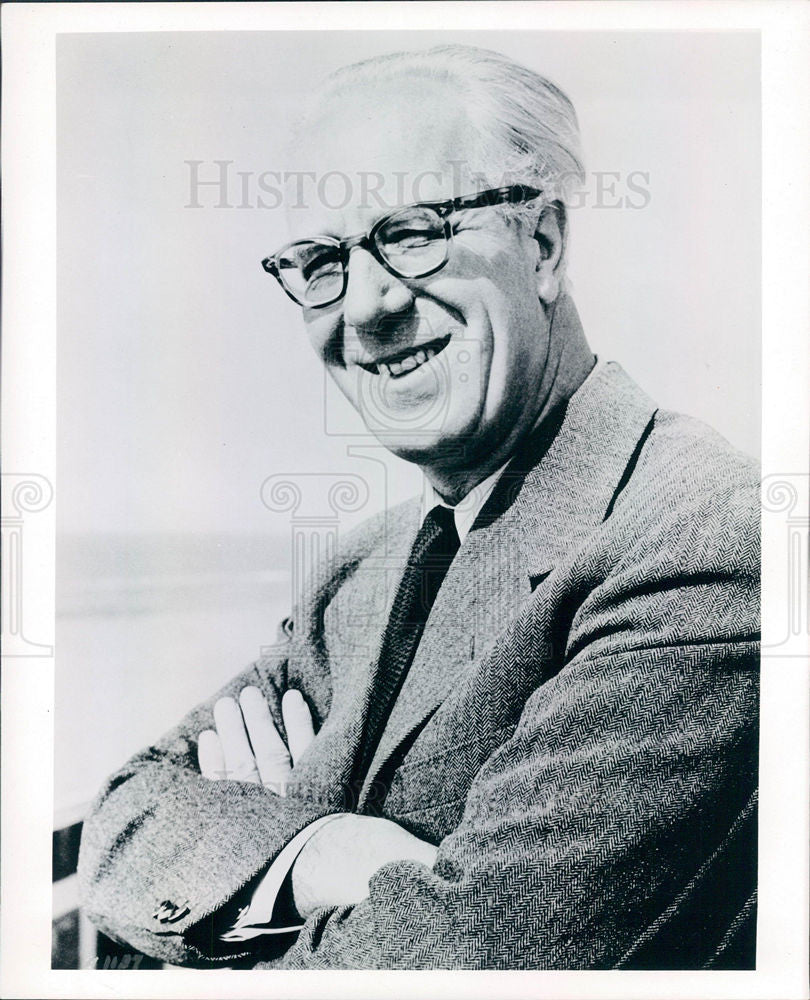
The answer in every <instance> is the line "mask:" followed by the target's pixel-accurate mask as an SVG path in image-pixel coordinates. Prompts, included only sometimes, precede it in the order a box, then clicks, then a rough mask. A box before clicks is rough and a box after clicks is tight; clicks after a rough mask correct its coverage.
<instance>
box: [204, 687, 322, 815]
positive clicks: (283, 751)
mask: <svg viewBox="0 0 810 1000" xmlns="http://www.w3.org/2000/svg"><path fill="white" fill-rule="evenodd" d="M281 714H282V717H283V719H284V728H285V729H286V730H287V743H285V742H284V740H283V739H282V738H281V735H280V734H279V732H278V730H277V729H276V726H275V723H274V722H273V718H272V716H271V715H270V709H269V707H268V705H267V702H266V700H265V697H264V695H263V694H262V693H261V691H260V690H259V689H258V688H257V687H246V688H243V689H242V693H241V694H240V695H239V702H238V704H237V702H236V700H235V699H234V698H220V699H219V701H218V702H217V703H216V705H214V722H215V723H216V727H217V728H216V731H215V730H213V729H206V730H204V731H203V732H202V733H200V738H199V741H198V745H197V759H198V761H199V765H200V771H201V773H202V775H203V777H204V778H208V779H210V780H211V781H222V780H223V779H225V780H230V781H249V782H253V783H255V784H262V785H264V786H265V787H266V788H269V789H271V790H272V791H274V792H275V793H276V794H277V795H285V794H286V791H287V782H288V780H289V778H290V774H291V772H292V769H293V767H294V766H295V764H296V762H297V761H298V759H299V758H300V757H301V755H302V754H303V753H304V751H305V750H306V749H307V747H308V746H309V744H310V743H311V742H312V741H313V739H314V738H315V732H314V729H313V726H312V716H311V714H310V711H309V708H308V707H307V703H306V702H305V701H304V698H303V696H302V694H301V692H300V691H295V690H290V691H286V692H285V694H284V697H283V698H282V699H281Z"/></svg>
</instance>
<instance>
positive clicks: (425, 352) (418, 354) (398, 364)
mask: <svg viewBox="0 0 810 1000" xmlns="http://www.w3.org/2000/svg"><path fill="white" fill-rule="evenodd" d="M452 336H453V335H452V334H451V333H448V334H447V336H446V337H439V338H438V339H436V340H431V341H429V342H428V343H427V344H421V345H420V346H419V347H409V348H408V349H407V350H404V351H398V352H397V353H396V354H391V355H389V357H387V358H384V359H380V360H379V361H370V362H363V361H358V362H357V364H358V365H359V366H360V367H361V368H362V369H363V370H364V371H367V372H369V374H371V375H383V374H384V375H388V376H389V377H390V378H402V377H403V376H405V375H409V374H410V373H411V372H413V371H416V369H417V368H421V367H422V365H424V364H426V363H427V362H428V361H430V360H431V358H435V357H436V355H437V354H441V353H442V351H443V350H444V349H445V347H447V345H448V344H449V343H450V340H451V338H452Z"/></svg>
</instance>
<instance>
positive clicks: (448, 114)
mask: <svg viewBox="0 0 810 1000" xmlns="http://www.w3.org/2000/svg"><path fill="white" fill-rule="evenodd" d="M481 145H482V144H481V142H480V140H479V138H478V133H477V130H476V129H475V128H474V127H473V125H472V119H471V114H470V108H469V106H468V105H467V104H466V103H465V101H464V99H463V97H462V96H461V95H459V94H458V93H456V92H455V91H454V90H453V89H451V88H449V87H448V86H447V85H445V84H440V83H436V82H433V81H429V80H412V81H409V82H408V84H407V86H406V85H403V81H399V82H398V83H387V84H385V85H382V86H375V87H374V88H373V90H372V89H371V88H366V89H364V88H359V87H357V88H354V89H352V90H351V91H350V92H347V93H343V94H341V95H339V96H331V97H328V98H327V99H326V100H325V101H324V102H323V104H322V105H321V106H320V108H319V109H318V111H317V114H315V115H313V117H312V118H311V120H310V122H309V124H308V125H307V126H306V127H305V128H304V129H303V130H302V132H301V134H300V136H299V139H298V142H297V143H296V146H295V148H294V150H293V156H292V162H293V163H294V168H293V169H292V170H291V171H289V176H288V178H287V183H286V190H285V206H286V208H287V219H288V224H289V228H290V235H291V238H293V239H297V238H299V237H302V236H308V235H315V234H316V233H322V234H324V235H334V236H339V237H342V236H346V235H349V234H353V233H357V232H360V231H362V230H364V229H366V228H368V227H369V226H371V225H373V224H374V222H376V221H377V219H378V218H380V217H381V216H382V215H385V214H386V213H387V212H390V211H392V210H393V209H394V208H398V207H400V206H402V205H408V204H412V203H414V202H421V201H439V200H443V199H446V198H451V197H454V196H456V195H459V194H466V193H469V192H470V191H472V190H474V189H475V186H474V184H475V178H476V177H478V176H479V175H480V174H481V173H482V172H483V170H484V165H483V162H482V161H483V159H484V158H483V153H482V149H481ZM478 186H480V183H478Z"/></svg>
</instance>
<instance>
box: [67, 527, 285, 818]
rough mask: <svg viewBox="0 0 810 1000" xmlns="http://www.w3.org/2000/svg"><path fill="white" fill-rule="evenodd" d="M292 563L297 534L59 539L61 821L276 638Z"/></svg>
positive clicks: (107, 535)
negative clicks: (291, 536)
mask: <svg viewBox="0 0 810 1000" xmlns="http://www.w3.org/2000/svg"><path fill="white" fill-rule="evenodd" d="M289 566H290V539H289V536H286V537H285V536H272V535H270V536H268V535H224V534H222V535H219V534H217V535H214V534H209V535H198V534H195V535H183V534H141V535H133V534H92V535H91V534H83V535H66V534H65V535H62V536H61V537H60V538H59V539H58V543H57V593H56V608H57V619H56V713H55V720H54V724H55V751H56V761H55V807H56V825H57V826H60V825H64V823H65V822H66V821H70V820H72V819H73V817H74V816H75V817H76V818H78V816H79V815H80V814H81V812H82V810H83V809H84V807H85V806H86V804H87V803H88V802H89V801H90V799H92V797H93V796H94V795H95V794H96V792H97V791H98V788H99V786H100V785H101V783H102V781H103V780H104V778H105V777H106V776H107V775H108V774H109V773H110V772H112V771H113V770H115V769H116V768H118V767H119V766H120V765H121V764H123V763H124V762H125V760H126V759H127V758H128V757H129V756H130V755H131V754H132V753H134V752H136V751H137V750H139V749H141V748H142V747H144V746H146V745H148V744H149V743H151V742H153V741H154V740H155V739H157V738H158V737H159V736H160V735H162V733H164V732H165V731H166V730H168V729H169V728H170V727H171V726H173V725H174V724H176V723H177V722H178V721H179V720H180V719H181V718H182V716H183V715H184V714H185V713H186V712H187V711H188V710H189V709H190V708H192V707H193V706H194V705H195V704H197V703H198V702H200V701H202V700H203V699H205V698H207V697H209V696H210V695H211V694H213V693H214V692H215V691H216V690H218V689H219V687H221V686H222V685H223V684H224V683H225V682H226V681H228V680H229V679H230V678H231V677H233V676H234V675H235V674H236V673H238V672H239V671H240V670H242V669H243V668H244V667H246V666H247V665H248V664H249V663H251V662H252V661H253V660H255V659H256V658H257V657H258V656H259V655H260V654H261V649H262V647H263V646H266V645H269V644H270V643H272V642H273V641H274V639H275V635H276V628H277V625H278V622H279V621H280V620H281V618H283V617H284V616H285V615H286V614H288V613H289V610H290V604H291V594H290V586H291V585H290V573H289Z"/></svg>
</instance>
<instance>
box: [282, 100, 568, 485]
mask: <svg viewBox="0 0 810 1000" xmlns="http://www.w3.org/2000/svg"><path fill="white" fill-rule="evenodd" d="M470 135H471V129H470V128H469V125H468V123H467V119H466V117H465V114H464V112H463V109H462V108H461V106H460V103H459V102H458V100H457V99H455V98H454V97H453V96H452V95H450V94H448V93H447V92H446V91H444V90H438V91H437V89H436V86H435V85H429V84H424V85H421V84H418V83H416V82H414V87H413V88H410V89H409V91H408V96H407V97H406V98H403V96H402V94H401V92H394V91H393V90H391V89H390V88H389V89H388V90H387V91H386V90H383V91H378V92H377V93H375V94H374V98H373V100H370V99H368V98H363V97H360V96H358V98H357V100H353V101H351V102H350V103H348V102H347V104H346V105H345V106H341V107H340V109H339V110H338V111H334V112H332V113H331V114H330V115H329V116H328V119H327V120H326V121H322V122H321V123H320V124H319V125H318V126H317V127H313V130H312V132H311V133H310V135H309V137H308V141H307V144H306V149H307V151H308V153H309V155H310V156H311V157H312V159H313V160H314V161H317V162H318V163H319V164H320V165H321V176H322V175H323V174H324V173H325V172H326V171H339V172H340V174H342V175H344V176H345V178H347V179H348V187H346V186H345V182H344V181H342V180H341V181H340V183H339V184H336V185H335V186H334V187H333V188H331V189H330V188H328V187H325V188H324V189H323V190H324V191H325V192H327V193H326V197H325V198H322V199H320V200H321V202H329V203H331V204H332V205H335V204H340V202H341V201H343V200H345V195H346V192H347V190H351V192H352V199H351V201H350V202H349V204H348V205H347V206H346V207H341V208H330V207H328V205H326V204H323V203H321V204H318V203H317V201H318V199H316V198H315V197H314V195H313V196H312V197H310V198H309V199H308V202H307V204H306V206H305V207H303V208H296V209H291V210H290V213H289V214H290V218H291V226H292V234H291V236H292V238H293V239H301V238H304V237H310V236H316V235H328V236H333V237H337V238H339V239H343V238H345V237H347V236H352V235H355V234H359V233H364V232H367V231H368V230H369V229H370V228H371V227H372V226H373V225H374V223H375V222H376V221H377V220H378V219H380V218H381V217H382V216H384V215H386V214H388V213H390V212H391V211H392V210H393V209H394V208H395V207H399V206H400V205H402V204H410V203H412V202H416V201H420V202H427V201H439V200H445V199H448V198H452V197H455V196H458V195H466V194H472V193H474V192H475V191H476V190H478V189H480V184H479V185H477V186H476V185H474V184H473V182H472V181H471V180H470V178H469V171H470V169H471V166H474V167H477V166H478V164H475V163H474V161H473V158H474V157H475V155H476V151H475V149H474V148H471V147H470V141H469V137H470ZM363 175H365V178H366V180H365V183H364V182H363V181H362V180H361V178H362V177H363ZM333 177H334V178H335V179H336V180H337V175H333ZM379 178H382V179H383V180H382V183H381V186H380V189H379V197H377V196H376V194H375V193H374V191H373V188H374V187H375V186H376V185H377V184H378V183H380V181H379V180H378V179H379ZM364 190H365V196H364V197H363V196H362V195H363V193H364ZM341 196H342V197H341ZM381 200H382V201H383V202H384V204H380V201H381ZM454 228H455V230H456V231H455V234H454V236H453V240H452V244H451V246H450V249H449V259H448V261H447V263H446V264H445V266H444V267H443V268H442V269H441V270H440V271H438V272H437V273H435V274H433V275H430V276H428V277H425V278H419V279H400V278H397V277H395V276H394V275H392V274H390V273H389V272H388V271H387V270H386V269H385V268H383V267H382V265H381V264H380V263H379V262H378V261H377V260H376V259H374V257H372V256H371V254H369V253H368V252H367V251H366V250H364V249H362V248H355V249H354V250H353V251H352V252H351V257H350V265H349V278H348V287H347V290H346V294H345V296H344V298H343V299H342V300H341V301H339V302H337V303H335V304H333V305H331V306H327V307H325V308H321V309H311V308H305V309H304V314H303V315H304V322H305V324H306V329H307V333H308V335H309V338H310V341H311V342H312V345H313V347H314V348H315V350H316V351H317V353H318V354H319V356H320V357H321V359H322V361H323V362H324V364H325V365H326V367H327V369H328V371H329V373H330V375H331V376H332V377H333V379H334V380H335V382H336V383H337V385H338V386H339V387H340V389H341V390H342V392H343V393H344V394H345V395H346V396H347V397H348V399H349V400H350V401H351V403H352V404H353V405H354V406H355V407H356V408H357V409H358V410H359V412H360V413H361V415H362V416H363V419H364V421H365V423H366V425H367V427H368V428H369V430H371V431H372V432H373V433H374V434H375V435H376V436H377V437H378V438H379V439H380V441H381V442H382V443H383V444H384V445H385V446H386V447H387V448H389V449H390V450H391V451H393V452H394V453H395V454H397V455H399V456H401V457H402V458H406V459H408V460H410V461H414V462H417V463H418V464H420V465H422V466H425V467H426V468H428V469H429V468H434V469H437V470H442V471H452V469H453V467H454V466H456V467H458V468H460V469H463V468H475V467H476V466H477V465H480V464H481V463H482V460H483V459H484V458H485V456H486V455H487V454H488V453H489V454H492V453H493V452H494V451H496V450H497V449H498V448H499V447H500V446H501V445H503V443H504V442H505V441H506V439H507V438H509V437H510V436H513V435H516V434H517V433H519V432H520V431H522V430H523V429H525V428H526V427H528V426H530V425H531V423H532V422H533V421H534V418H535V416H536V414H537V411H538V409H539V405H540V402H541V401H540V400H538V393H539V387H540V384H541V379H542V375H543V370H544V368H545V365H546V361H547V358H548V346H549V344H548V322H547V318H546V312H545V310H544V308H543V305H542V303H541V301H540V298H539V296H538V280H537V269H536V264H537V262H538V258H539V245H538V243H537V242H536V241H535V240H534V239H533V238H532V234H531V232H530V231H529V230H528V229H527V227H525V226H518V225H517V224H515V223H514V222H511V223H510V222H508V221H507V220H506V219H505V218H504V217H503V215H502V214H501V213H500V212H499V211H498V210H497V209H494V208H491V207H489V208H482V209H475V210H472V211H469V212H465V213H460V214H459V215H458V216H454ZM387 362H388V363H387Z"/></svg>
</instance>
